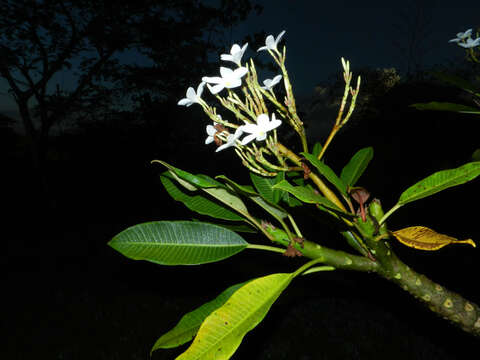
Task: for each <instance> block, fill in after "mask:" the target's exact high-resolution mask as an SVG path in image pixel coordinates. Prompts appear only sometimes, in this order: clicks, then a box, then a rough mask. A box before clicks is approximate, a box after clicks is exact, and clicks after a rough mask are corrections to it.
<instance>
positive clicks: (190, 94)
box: [187, 87, 197, 102]
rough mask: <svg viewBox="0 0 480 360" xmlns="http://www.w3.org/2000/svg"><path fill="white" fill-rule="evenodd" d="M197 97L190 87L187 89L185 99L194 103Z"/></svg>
mask: <svg viewBox="0 0 480 360" xmlns="http://www.w3.org/2000/svg"><path fill="white" fill-rule="evenodd" d="M196 97H197V94H196V93H195V89H194V88H192V87H189V88H188V89H187V99H190V100H191V101H193V102H195V100H196Z"/></svg>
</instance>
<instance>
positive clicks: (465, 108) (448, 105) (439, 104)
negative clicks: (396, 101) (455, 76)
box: [410, 101, 480, 114]
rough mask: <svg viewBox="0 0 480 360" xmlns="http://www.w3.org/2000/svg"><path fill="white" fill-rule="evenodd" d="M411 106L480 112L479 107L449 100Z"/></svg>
mask: <svg viewBox="0 0 480 360" xmlns="http://www.w3.org/2000/svg"><path fill="white" fill-rule="evenodd" d="M410 106H411V107H414V108H415V109H417V110H438V111H453V112H458V113H465V114H480V110H479V109H478V108H474V107H471V106H467V105H461V104H454V103H449V102H438V101H432V102H429V103H418V104H412V105H410Z"/></svg>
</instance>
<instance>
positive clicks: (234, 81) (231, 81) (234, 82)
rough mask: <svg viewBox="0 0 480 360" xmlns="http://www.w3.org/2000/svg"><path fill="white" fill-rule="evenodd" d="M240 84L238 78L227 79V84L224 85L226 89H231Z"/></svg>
mask: <svg viewBox="0 0 480 360" xmlns="http://www.w3.org/2000/svg"><path fill="white" fill-rule="evenodd" d="M241 85H242V80H240V79H239V78H233V79H228V85H227V84H225V87H226V88H228V89H233V88H236V87H239V86H241Z"/></svg>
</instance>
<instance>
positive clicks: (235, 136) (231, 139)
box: [215, 126, 243, 152]
mask: <svg viewBox="0 0 480 360" xmlns="http://www.w3.org/2000/svg"><path fill="white" fill-rule="evenodd" d="M242 134H243V126H240V127H238V128H237V130H235V134H228V136H227V142H226V143H225V144H223V145H220V146H219V147H218V148H217V150H215V152H219V151H222V150H223V149H226V148H229V147H230V146H233V145H235V141H237V139H238V138H239V137H240V136H242Z"/></svg>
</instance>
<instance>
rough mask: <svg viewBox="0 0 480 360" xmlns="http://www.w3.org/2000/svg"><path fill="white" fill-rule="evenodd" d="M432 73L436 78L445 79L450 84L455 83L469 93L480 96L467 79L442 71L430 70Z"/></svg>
mask: <svg viewBox="0 0 480 360" xmlns="http://www.w3.org/2000/svg"><path fill="white" fill-rule="evenodd" d="M432 74H433V75H434V76H435V77H436V78H437V79H440V80H443V81H445V82H446V83H449V84H452V85H455V86H457V87H459V88H461V89H463V90H465V91H467V92H469V93H471V94H474V95H476V96H480V93H479V92H478V90H477V89H476V88H475V86H473V85H472V84H471V83H470V82H468V81H467V80H465V79H462V78H461V77H458V76H455V75H450V74H446V73H443V72H437V71H435V72H432Z"/></svg>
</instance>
